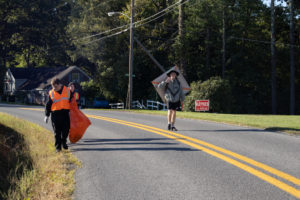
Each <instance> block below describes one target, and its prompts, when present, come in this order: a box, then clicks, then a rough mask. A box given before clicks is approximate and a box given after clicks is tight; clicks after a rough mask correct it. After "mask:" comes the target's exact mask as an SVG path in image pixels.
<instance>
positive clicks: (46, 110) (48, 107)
mask: <svg viewBox="0 0 300 200" xmlns="http://www.w3.org/2000/svg"><path fill="white" fill-rule="evenodd" d="M52 103H53V101H52V99H51V98H50V96H48V101H47V103H46V107H45V115H46V116H47V117H49V116H50V113H51V106H52Z"/></svg>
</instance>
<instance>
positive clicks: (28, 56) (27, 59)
mask: <svg viewBox="0 0 300 200" xmlns="http://www.w3.org/2000/svg"><path fill="white" fill-rule="evenodd" d="M25 56H26V57H25V60H26V67H27V68H28V67H30V47H29V48H28V51H27V54H25Z"/></svg>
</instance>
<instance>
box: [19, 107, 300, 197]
mask: <svg viewBox="0 0 300 200" xmlns="http://www.w3.org/2000/svg"><path fill="white" fill-rule="evenodd" d="M21 109H24V110H36V111H42V109H33V108H21ZM87 116H88V117H90V118H94V119H99V120H104V121H108V122H113V123H117V124H122V125H126V126H130V127H134V128H138V129H141V130H145V131H148V132H151V133H156V134H159V135H162V136H164V137H167V138H171V139H174V140H177V141H179V142H181V143H184V144H186V145H189V146H191V147H194V148H195V149H198V150H201V151H203V152H205V153H207V154H209V155H211V156H214V157H217V158H219V159H221V160H223V161H225V162H227V163H230V164H232V165H234V166H236V167H238V168H240V169H242V170H244V171H246V172H248V173H250V174H252V175H254V176H256V177H258V178H260V179H262V180H264V181H266V182H268V183H270V184H272V185H274V186H276V187H278V188H280V189H281V190H283V191H285V192H287V193H289V194H291V195H293V196H294V197H296V198H299V199H300V190H299V189H297V188H295V187H293V186H290V185H288V184H287V183H284V182H282V181H280V180H278V179H276V178H274V177H272V176H270V175H268V174H266V173H265V172H268V173H269V174H273V175H275V176H277V177H280V178H281V179H284V180H286V181H289V182H290V183H292V184H294V185H297V186H300V179H298V178H296V177H294V176H291V175H289V174H287V173H285V172H282V171H279V170H277V169H274V168H272V167H270V166H268V165H265V164H263V163H260V162H257V161H255V160H253V159H251V158H248V157H246V156H243V155H240V154H237V153H234V152H232V151H229V150H227V149H224V148H221V147H218V146H215V145H213V144H210V143H207V142H204V141H202V140H198V139H195V138H191V137H188V136H185V135H182V134H178V133H175V132H172V131H167V130H163V129H160V128H156V127H152V126H147V125H143V124H138V123H134V122H129V121H124V120H119V119H114V118H109V117H102V116H97V115H87ZM233 158H234V159H233ZM235 159H236V160H235ZM238 160H239V161H238ZM241 161H242V162H244V163H247V164H249V165H246V164H244V163H242V162H241ZM251 165H252V166H253V167H256V168H258V169H261V170H262V171H259V170H257V169H255V168H253V167H252V166H251ZM263 171H265V172H263Z"/></svg>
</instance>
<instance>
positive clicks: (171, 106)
mask: <svg viewBox="0 0 300 200" xmlns="http://www.w3.org/2000/svg"><path fill="white" fill-rule="evenodd" d="M168 109H169V110H178V109H180V101H177V102H168Z"/></svg>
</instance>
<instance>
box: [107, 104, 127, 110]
mask: <svg viewBox="0 0 300 200" xmlns="http://www.w3.org/2000/svg"><path fill="white" fill-rule="evenodd" d="M109 106H110V108H112V109H124V103H110V104H109Z"/></svg>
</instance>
